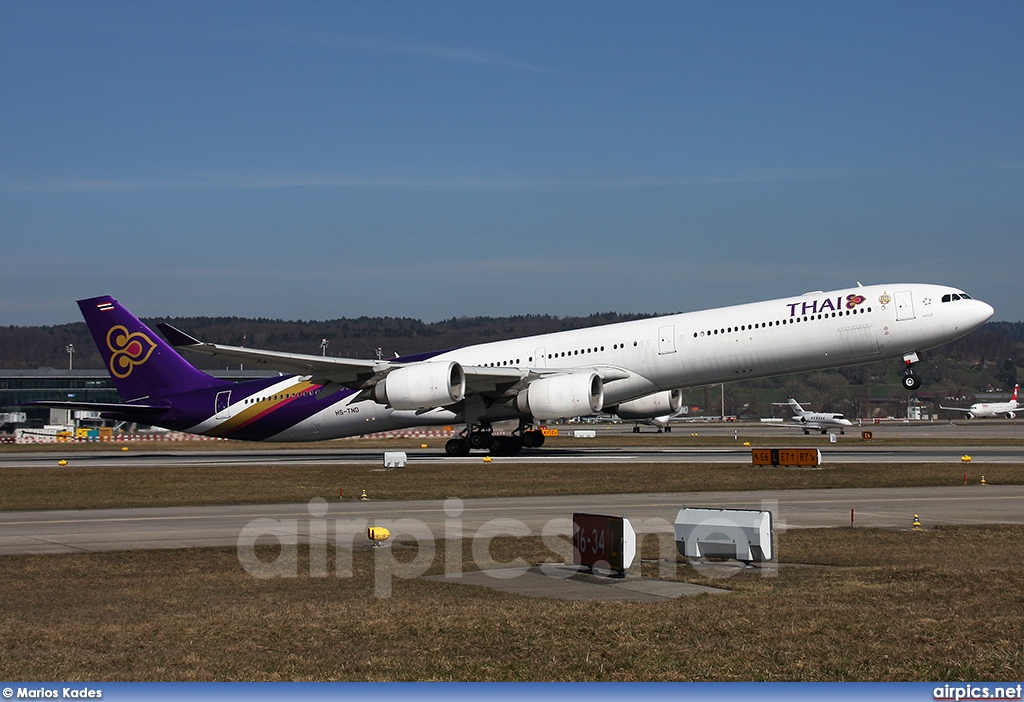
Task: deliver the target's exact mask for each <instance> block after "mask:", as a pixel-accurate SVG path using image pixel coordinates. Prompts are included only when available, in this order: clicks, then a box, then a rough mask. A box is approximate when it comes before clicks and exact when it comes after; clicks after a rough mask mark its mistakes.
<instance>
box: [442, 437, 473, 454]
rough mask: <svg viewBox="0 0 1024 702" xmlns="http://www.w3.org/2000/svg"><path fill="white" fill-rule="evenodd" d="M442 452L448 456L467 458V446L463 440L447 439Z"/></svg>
mask: <svg viewBox="0 0 1024 702" xmlns="http://www.w3.org/2000/svg"><path fill="white" fill-rule="evenodd" d="M444 452H445V453H446V454H448V455H449V456H468V455H469V444H467V443H466V441H465V440H464V439H448V442H447V443H445V445H444Z"/></svg>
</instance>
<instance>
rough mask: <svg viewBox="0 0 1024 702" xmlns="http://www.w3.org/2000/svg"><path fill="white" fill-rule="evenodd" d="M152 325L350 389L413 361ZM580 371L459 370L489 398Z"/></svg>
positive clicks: (616, 376)
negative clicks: (253, 342)
mask: <svg viewBox="0 0 1024 702" xmlns="http://www.w3.org/2000/svg"><path fill="white" fill-rule="evenodd" d="M157 328H158V329H160V331H161V332H162V333H163V335H164V336H165V337H166V338H167V341H168V342H169V343H170V344H171V345H172V346H175V347H177V348H182V349H185V350H186V351H194V352H195V353H201V354H204V355H206V356H211V357H215V358H224V359H229V360H232V361H237V362H245V363H249V364H253V365H261V366H264V367H266V368H272V369H274V370H279V371H284V372H288V373H296V374H298V375H309V376H312V377H313V378H314V382H321V383H328V382H329V383H333V384H336V385H342V386H345V387H350V388H365V387H368V386H369V385H371V384H372V381H374V380H380V378H382V377H383V376H385V375H387V374H388V373H389V372H391V371H392V370H394V369H396V368H401V367H402V366H407V365H411V364H412V363H416V361H413V362H409V361H400V362H395V361H391V360H380V361H375V360H367V359H360V358H334V357H331V356H316V355H313V354H300V353H285V352H282V351H263V350H260V349H249V348H244V347H241V346H225V345H223V344H213V343H209V342H204V341H200V340H199V339H196V338H194V337H192V336H189V335H188V334H186V333H185V332H183V331H181V330H180V329H177V328H175V327H173V326H171V325H170V324H158V325H157ZM580 370H583V369H580V368H543V369H539V368H517V367H512V366H509V367H502V368H494V367H489V366H463V372H464V373H465V375H466V393H467V394H469V395H492V396H494V395H502V394H505V393H507V392H509V391H511V390H513V389H516V387H517V386H522V387H525V385H526V384H528V383H529V382H530V381H532V380H536V379H537V378H540V377H544V376H549V375H559V374H563V373H572V372H578V371H580ZM585 370H593V371H594V372H596V373H597V374H598V375H600V376H601V380H602V381H604V382H611V381H613V380H623V379H625V378H628V377H629V376H630V373H629V372H628V371H626V370H624V369H622V368H617V367H614V366H596V367H588V368H586V369H585Z"/></svg>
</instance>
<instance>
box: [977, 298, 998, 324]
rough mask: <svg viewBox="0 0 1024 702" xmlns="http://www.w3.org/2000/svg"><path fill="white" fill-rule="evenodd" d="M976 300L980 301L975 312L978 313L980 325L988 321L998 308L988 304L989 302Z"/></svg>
mask: <svg viewBox="0 0 1024 702" xmlns="http://www.w3.org/2000/svg"><path fill="white" fill-rule="evenodd" d="M975 302H977V303H978V304H977V310H976V311H975V314H976V315H977V318H978V325H979V326H980V325H982V324H984V323H985V322H987V321H988V320H989V318H991V317H992V315H994V314H995V313H996V310H995V308H994V307H992V305H990V304H988V303H987V302H982V301H981V300H976V301H975Z"/></svg>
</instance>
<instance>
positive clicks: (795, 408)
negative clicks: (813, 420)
mask: <svg viewBox="0 0 1024 702" xmlns="http://www.w3.org/2000/svg"><path fill="white" fill-rule="evenodd" d="M789 406H790V407H792V408H793V411H794V412H795V413H796V414H797V416H800V415H802V414H803V413H804V408H803V407H801V406H800V403H799V402H797V401H796V398H793V397H791V398H789Z"/></svg>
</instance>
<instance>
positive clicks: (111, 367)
mask: <svg viewBox="0 0 1024 702" xmlns="http://www.w3.org/2000/svg"><path fill="white" fill-rule="evenodd" d="M78 307H79V309H81V310H82V317H84V318H85V323H86V324H87V325H89V331H90V332H92V337H93V339H94V340H95V341H96V346H97V347H99V350H100V356H101V357H102V358H103V363H104V365H105V367H106V369H107V372H108V373H110V377H111V378H112V379H113V381H114V387H116V388H117V392H118V394H120V395H121V397H122V398H123V399H125V400H127V401H132V400H139V399H142V398H155V397H161V396H164V395H169V394H173V393H178V392H183V391H187V390H199V389H202V388H209V387H213V386H216V385H222V384H223V382H222V381H220V380H217V379H216V378H214V377H212V376H210V375H207V374H206V373H203V372H202V371H200V370H198V369H196V368H195V367H194V366H192V364H190V363H189V362H188V361H186V360H185V359H184V358H182V357H181V355H179V354H178V352H177V351H175V350H174V349H173V348H172V347H171V346H170V345H168V344H167V342H165V341H164V340H163V339H161V338H160V337H159V336H157V335H156V334H155V333H153V331H152V330H151V329H150V328H149V327H147V326H146V325H145V324H143V323H142V322H140V321H139V320H138V319H137V318H136V317H135V315H133V314H132V313H131V312H129V311H128V310H126V309H125V308H124V307H122V306H121V304H120V303H118V301H117V300H115V299H114V298H112V297H109V296H103V297H94V298H90V299H88V300H79V301H78Z"/></svg>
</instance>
